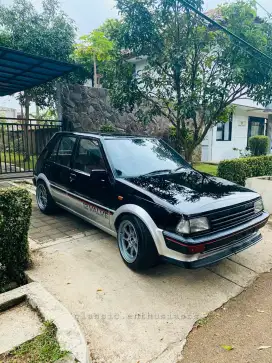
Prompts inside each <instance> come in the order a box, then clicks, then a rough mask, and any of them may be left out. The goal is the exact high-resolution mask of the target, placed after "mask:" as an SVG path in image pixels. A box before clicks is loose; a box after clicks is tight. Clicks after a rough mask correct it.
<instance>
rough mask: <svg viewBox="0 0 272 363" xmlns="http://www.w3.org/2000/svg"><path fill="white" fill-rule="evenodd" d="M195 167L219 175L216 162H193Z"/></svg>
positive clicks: (203, 171)
mask: <svg viewBox="0 0 272 363" xmlns="http://www.w3.org/2000/svg"><path fill="white" fill-rule="evenodd" d="M193 167H194V169H196V170H198V171H201V172H202V173H206V174H210V175H214V176H216V175H217V168H218V166H217V165H215V164H206V163H196V164H193Z"/></svg>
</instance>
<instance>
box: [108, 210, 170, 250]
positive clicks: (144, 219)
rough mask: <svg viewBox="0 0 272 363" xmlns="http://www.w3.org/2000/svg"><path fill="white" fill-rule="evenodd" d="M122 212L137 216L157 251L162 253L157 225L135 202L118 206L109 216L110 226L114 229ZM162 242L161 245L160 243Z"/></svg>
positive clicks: (160, 236) (160, 234)
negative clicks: (147, 231)
mask: <svg viewBox="0 0 272 363" xmlns="http://www.w3.org/2000/svg"><path fill="white" fill-rule="evenodd" d="M122 214H132V215H134V216H136V217H138V218H139V219H140V220H141V221H142V222H143V223H144V224H145V225H146V227H147V229H148V230H149V232H150V234H151V236H152V238H153V240H154V242H155V245H156V247H157V250H158V253H159V254H162V249H163V245H164V244H165V243H164V240H162V231H161V230H160V229H159V228H158V227H157V225H156V224H155V222H154V221H153V219H152V218H151V216H150V215H149V214H148V213H147V211H146V210H144V209H143V208H142V207H139V206H138V205H136V204H125V205H123V206H122V207H120V208H118V209H117V210H116V211H115V212H114V214H113V215H112V216H111V222H110V223H111V228H112V229H113V230H116V227H115V223H116V221H117V219H118V217H120V216H121V215H122ZM162 244H163V245H162Z"/></svg>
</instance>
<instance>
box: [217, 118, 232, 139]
mask: <svg viewBox="0 0 272 363" xmlns="http://www.w3.org/2000/svg"><path fill="white" fill-rule="evenodd" d="M232 118H233V115H232V114H231V115H230V118H229V121H228V122H226V123H219V124H217V129H216V141H231V136H232Z"/></svg>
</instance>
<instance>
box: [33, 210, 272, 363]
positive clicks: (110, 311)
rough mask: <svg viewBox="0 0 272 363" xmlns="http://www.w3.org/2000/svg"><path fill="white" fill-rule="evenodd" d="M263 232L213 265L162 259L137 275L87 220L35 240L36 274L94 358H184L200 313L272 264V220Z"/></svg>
mask: <svg viewBox="0 0 272 363" xmlns="http://www.w3.org/2000/svg"><path fill="white" fill-rule="evenodd" d="M38 213H39V212H38ZM41 218H42V217H41ZM66 218H68V219H69V218H71V223H72V220H73V218H74V217H73V216H66ZM263 233H264V241H263V242H261V243H260V244H258V245H256V246H254V247H252V248H251V249H249V250H247V251H244V252H242V253H240V254H239V255H237V256H235V257H232V258H231V259H230V260H226V261H223V262H222V263H220V264H219V265H217V266H213V267H211V268H209V269H200V270H195V271H189V270H184V269H181V268H179V267H176V266H171V265H160V266H157V267H156V268H154V269H151V270H149V271H148V272H146V273H145V274H136V273H134V272H132V271H130V270H129V269H128V268H127V267H126V266H125V265H124V264H123V262H122V260H121V258H120V256H119V251H118V248H117V243H116V240H115V239H113V238H111V237H109V236H108V235H106V234H104V233H103V232H100V231H98V230H97V229H95V228H94V227H92V226H90V225H86V229H85V230H83V231H80V233H77V234H74V235H71V236H70V237H69V236H66V237H65V238H60V239H59V238H55V239H54V240H52V241H49V243H46V242H45V241H41V243H40V242H39V240H36V241H35V242H33V243H32V246H33V247H34V249H35V252H33V256H32V257H33V262H34V264H33V266H34V267H33V268H32V270H30V271H29V275H30V277H31V278H32V279H33V280H36V281H39V282H41V283H42V284H43V285H44V287H45V288H46V289H47V290H48V291H50V292H51V293H52V294H53V295H54V296H55V297H56V298H57V299H59V300H60V302H61V303H63V304H64V305H65V306H66V307H67V308H68V310H69V311H70V312H71V313H72V314H73V315H74V316H75V317H76V318H77V320H78V322H79V324H80V326H81V327H82V329H83V332H84V333H85V336H86V339H87V341H88V343H89V348H90V351H91V357H92V360H93V362H94V363H108V362H111V363H133V362H135V363H137V362H138V363H151V362H152V363H172V362H173V363H176V362H177V360H178V359H180V358H181V352H182V348H183V346H184V344H185V341H186V337H187V335H188V333H189V332H190V330H191V329H192V327H193V325H194V323H195V322H196V321H197V320H198V319H200V318H203V317H204V316H206V315H207V314H208V313H209V312H211V311H213V310H215V309H217V308H218V307H220V306H221V305H222V304H223V303H225V302H226V301H228V300H229V299H230V298H231V297H233V296H236V295H237V294H239V293H240V292H241V291H242V290H243V289H244V287H246V286H248V285H249V284H250V283H251V282H252V281H253V280H254V279H255V278H256V276H257V275H258V274H259V273H261V272H264V271H268V270H270V269H271V268H272V245H271V243H272V229H271V226H270V225H268V226H267V227H265V229H264V230H263Z"/></svg>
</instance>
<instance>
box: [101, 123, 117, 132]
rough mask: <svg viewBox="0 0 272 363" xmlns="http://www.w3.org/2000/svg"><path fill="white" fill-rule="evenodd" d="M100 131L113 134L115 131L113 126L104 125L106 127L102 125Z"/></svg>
mask: <svg viewBox="0 0 272 363" xmlns="http://www.w3.org/2000/svg"><path fill="white" fill-rule="evenodd" d="M100 131H101V132H114V131H116V130H115V128H114V126H113V125H111V124H106V125H102V126H101V127H100Z"/></svg>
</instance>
